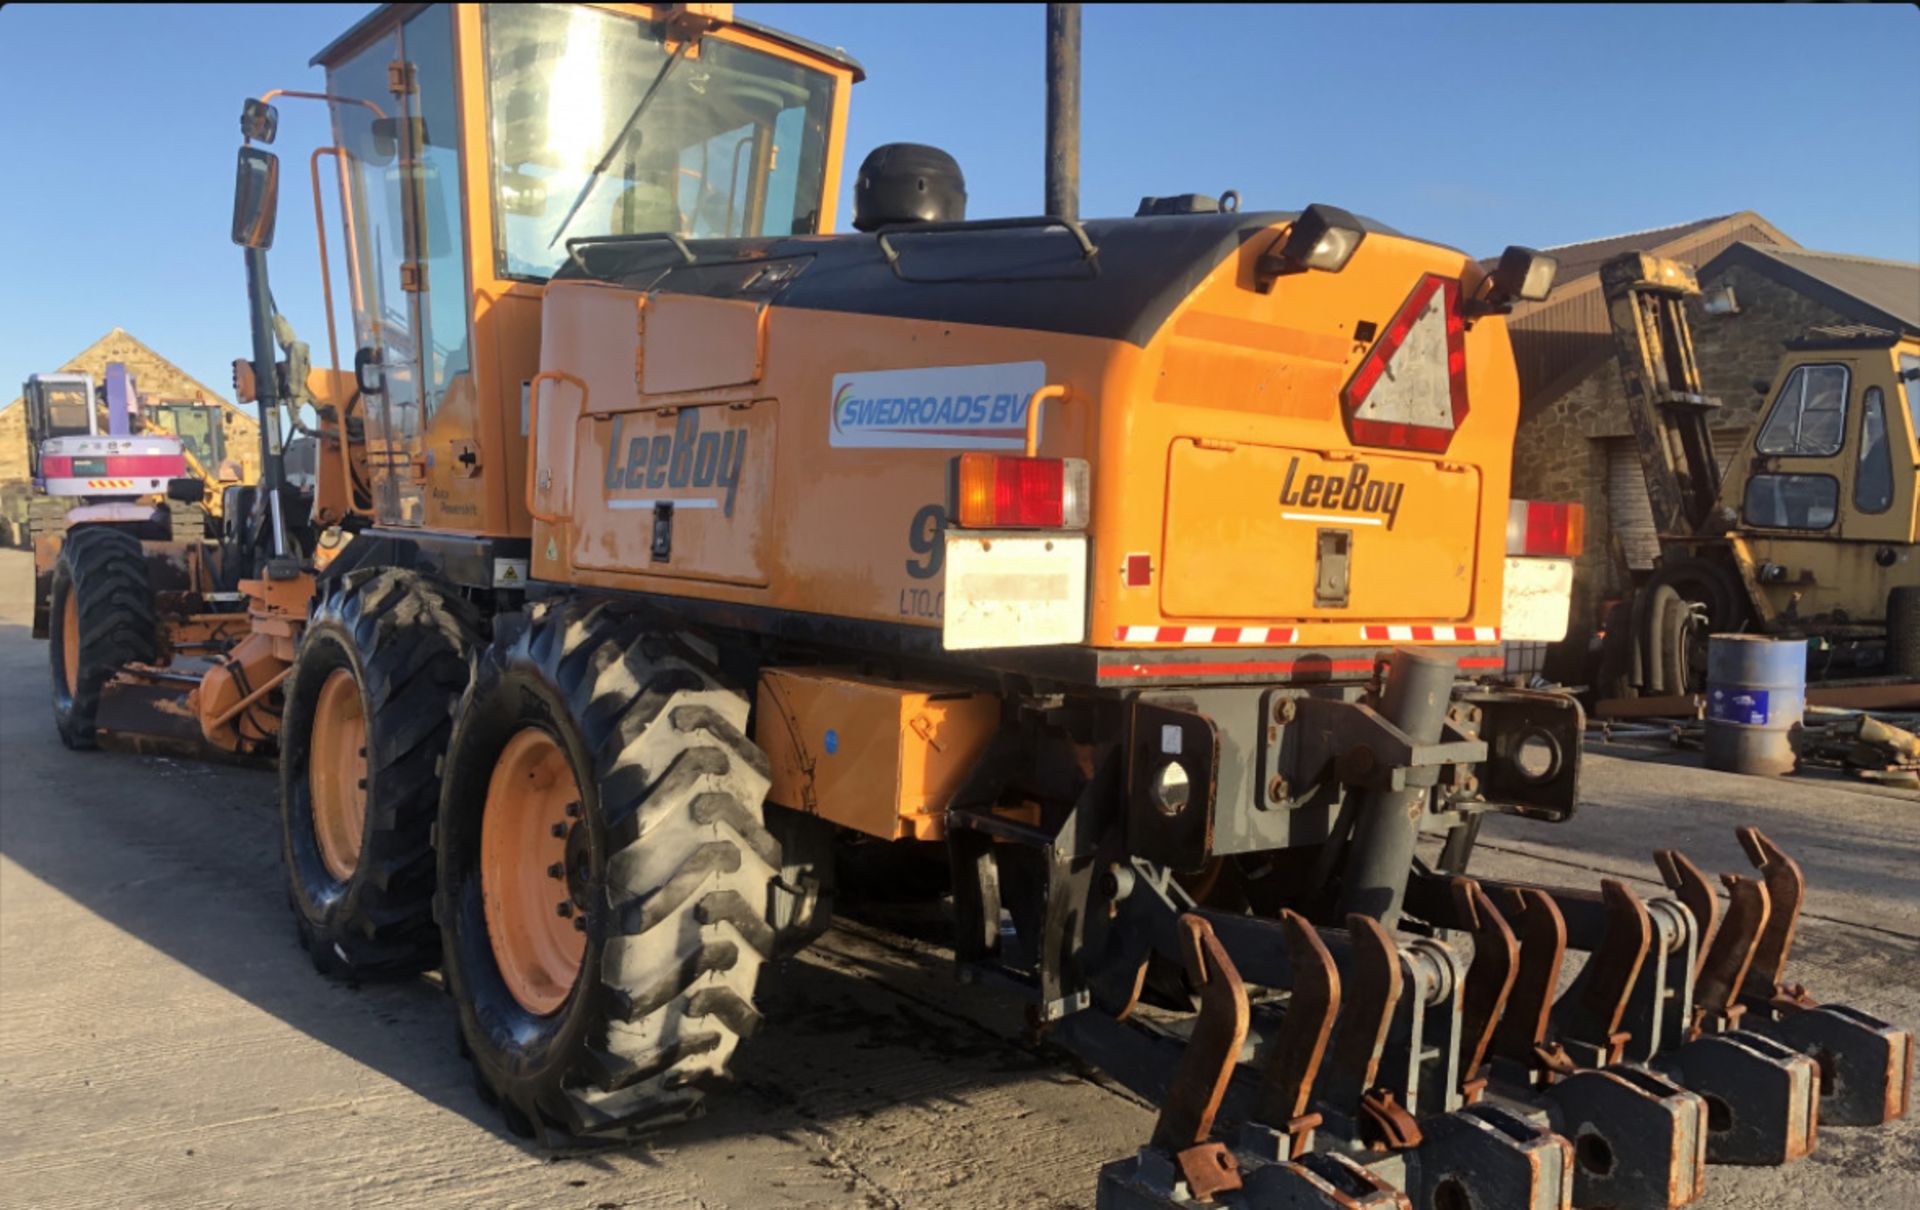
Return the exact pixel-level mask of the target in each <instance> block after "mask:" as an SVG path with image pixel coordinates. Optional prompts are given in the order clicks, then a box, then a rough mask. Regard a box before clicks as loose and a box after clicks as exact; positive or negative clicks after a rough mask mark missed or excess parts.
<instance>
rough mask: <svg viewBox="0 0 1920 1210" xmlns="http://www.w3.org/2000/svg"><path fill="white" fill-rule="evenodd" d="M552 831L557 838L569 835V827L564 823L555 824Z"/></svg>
mask: <svg viewBox="0 0 1920 1210" xmlns="http://www.w3.org/2000/svg"><path fill="white" fill-rule="evenodd" d="M552 831H553V834H554V835H555V836H565V835H566V834H567V825H566V824H563V823H557V824H554V825H553V828H552Z"/></svg>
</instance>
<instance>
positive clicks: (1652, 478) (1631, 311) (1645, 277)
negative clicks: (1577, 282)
mask: <svg viewBox="0 0 1920 1210" xmlns="http://www.w3.org/2000/svg"><path fill="white" fill-rule="evenodd" d="M1600 286H1601V290H1602V291H1603V293H1604V294H1605V297H1606V300H1607V318H1608V321H1609V323H1610V324H1611V326H1612V328H1613V347H1614V359H1615V360H1616V361H1617V362H1618V363H1619V366H1620V378H1621V383H1622V385H1623V386H1624V387H1625V388H1626V396H1627V415H1628V417H1629V418H1630V419H1631V422H1632V424H1633V437H1634V441H1635V442H1636V443H1637V444H1638V445H1639V447H1640V465H1641V468H1642V470H1643V472H1644V474H1645V476H1646V481H1647V498H1648V499H1649V500H1650V501H1651V502H1652V504H1653V523H1654V527H1655V529H1656V530H1657V531H1658V532H1659V535H1660V537H1661V538H1662V539H1668V538H1692V537H1697V536H1700V535H1702V534H1706V533H1710V532H1712V531H1713V529H1714V527H1715V525H1716V517H1715V513H1716V505H1717V501H1718V497H1719V490H1720V465H1719V462H1718V460H1717V459H1716V458H1715V457H1714V453H1713V443H1712V440H1711V435H1710V433H1709V432H1708V425H1707V418H1708V417H1709V416H1710V415H1712V414H1713V412H1714V411H1715V410H1716V409H1717V408H1719V406H1720V401H1719V400H1718V399H1715V398H1713V397H1711V396H1709V395H1707V394H1706V393H1705V392H1704V391H1703V390H1702V389H1701V385H1700V367H1699V365H1698V363H1697V362H1696V361H1695V360H1694V352H1693V334H1692V332H1691V331H1690V330H1689V329H1688V327H1687V314H1686V304H1685V299H1687V298H1688V297H1689V296H1692V295H1697V294H1699V293H1700V282H1699V279H1698V278H1697V277H1696V276H1695V275H1694V271H1693V270H1692V269H1691V268H1690V267H1689V266H1687V265H1683V264H1680V263H1679V262H1677V261H1671V260H1666V259H1664V258H1661V257H1656V256H1650V255H1648V254H1646V253H1644V252H1630V253H1627V254H1625V255H1622V256H1617V257H1615V258H1613V259H1612V260H1610V261H1608V262H1607V263H1606V264H1604V265H1602V266H1601V267H1600Z"/></svg>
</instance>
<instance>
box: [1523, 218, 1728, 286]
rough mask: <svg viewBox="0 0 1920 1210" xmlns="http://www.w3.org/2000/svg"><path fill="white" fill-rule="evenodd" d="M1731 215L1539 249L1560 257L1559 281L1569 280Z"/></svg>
mask: <svg viewBox="0 0 1920 1210" xmlns="http://www.w3.org/2000/svg"><path fill="white" fill-rule="evenodd" d="M1734 217H1736V216H1735V215H1731V214H1722V215H1717V216H1715V217H1713V218H1703V219H1696V220H1695V221H1693V222H1691V223H1675V224H1674V225H1673V226H1671V227H1655V228H1653V229H1651V230H1648V231H1629V232H1627V233H1626V234H1624V235H1609V236H1607V237H1606V238H1604V239H1590V240H1582V241H1581V242H1580V243H1577V244H1562V245H1560V246H1559V247H1557V248H1542V249H1541V251H1542V252H1546V253H1548V254H1550V255H1552V256H1554V257H1555V258H1557V259H1558V260H1559V261H1560V275H1559V280H1560V281H1561V282H1571V281H1573V279H1575V278H1577V277H1585V276H1586V275H1587V274H1589V273H1598V272H1599V271H1600V266H1601V265H1603V264H1605V263H1606V262H1607V261H1608V260H1609V259H1611V258H1613V257H1615V256H1618V255H1620V254H1621V253H1622V252H1632V251H1634V250H1635V249H1652V248H1659V247H1664V246H1665V245H1667V244H1671V243H1675V242H1678V241H1680V240H1683V239H1685V238H1686V237H1687V236H1689V235H1692V234H1693V233H1695V232H1696V231H1704V230H1706V229H1707V228H1708V227H1711V226H1713V225H1714V224H1715V223H1724V222H1726V221H1727V220H1728V219H1730V218H1734Z"/></svg>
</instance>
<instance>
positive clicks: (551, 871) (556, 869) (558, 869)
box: [547, 861, 567, 878]
mask: <svg viewBox="0 0 1920 1210" xmlns="http://www.w3.org/2000/svg"><path fill="white" fill-rule="evenodd" d="M566 876H567V867H566V866H563V865H561V864H560V863H559V862H557V861H556V862H554V863H553V864H552V865H550V866H548V867H547V877H549V878H565V877H566Z"/></svg>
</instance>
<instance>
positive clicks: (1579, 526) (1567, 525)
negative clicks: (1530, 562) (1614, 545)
mask: <svg viewBox="0 0 1920 1210" xmlns="http://www.w3.org/2000/svg"><path fill="white" fill-rule="evenodd" d="M1586 544H1587V510H1586V507H1585V506H1584V505H1580V504H1549V503H1543V502H1541V501H1538V500H1515V501H1513V502H1512V503H1511V504H1509V505H1507V553H1508V554H1510V555H1553V556H1558V557H1561V558H1572V557H1573V556H1575V555H1578V554H1579V553H1580V552H1581V550H1582V549H1584V548H1585V547H1586Z"/></svg>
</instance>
